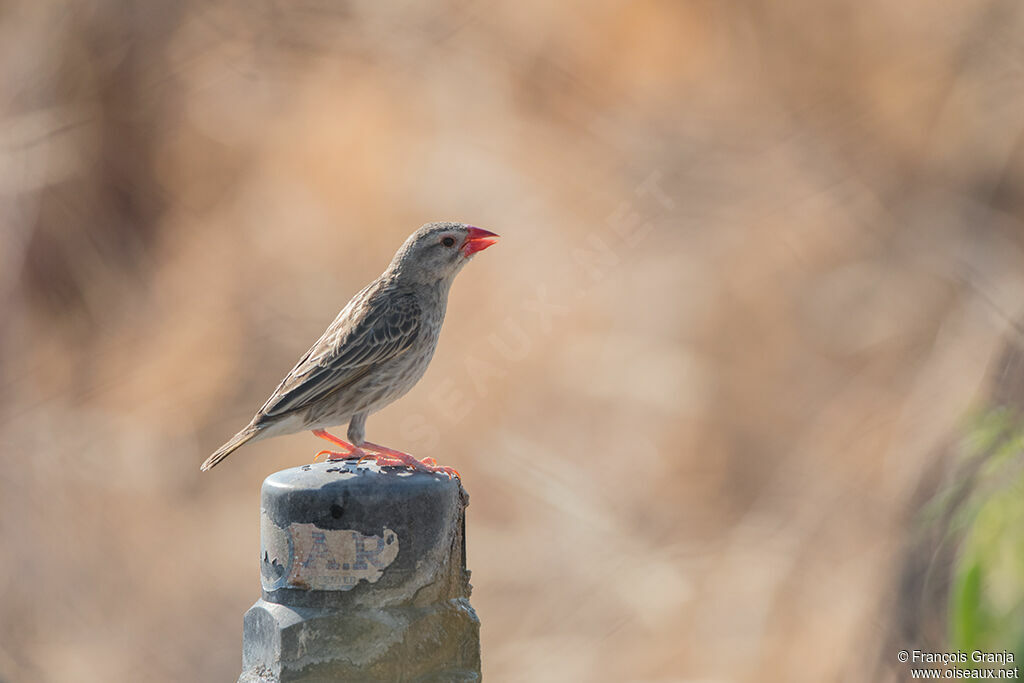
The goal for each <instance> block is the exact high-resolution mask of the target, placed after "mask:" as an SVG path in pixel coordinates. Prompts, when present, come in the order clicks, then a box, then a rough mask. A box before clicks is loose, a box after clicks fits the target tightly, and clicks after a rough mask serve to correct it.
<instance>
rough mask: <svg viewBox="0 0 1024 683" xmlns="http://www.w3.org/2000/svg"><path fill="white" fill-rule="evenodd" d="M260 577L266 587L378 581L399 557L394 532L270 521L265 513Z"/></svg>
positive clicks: (340, 586) (324, 586)
mask: <svg viewBox="0 0 1024 683" xmlns="http://www.w3.org/2000/svg"><path fill="white" fill-rule="evenodd" d="M261 517H262V520H261V521H262V525H261V526H262V529H261V531H262V540H263V547H262V548H261V550H262V552H261V553H260V554H261V558H260V559H261V562H260V578H261V580H262V582H263V589H264V590H268V591H271V590H276V589H278V588H301V589H305V590H332V591H337V590H350V589H351V588H353V587H355V585H356V584H357V583H359V581H361V580H366V581H368V582H369V583H376V582H377V579H379V578H380V577H381V575H382V574H383V573H384V569H385V568H387V566H388V565H390V564H391V563H392V562H394V561H395V558H396V557H397V556H398V535H397V534H396V533H395V532H394V531H392V530H391V529H388V528H386V527H385V529H384V530H383V532H382V533H381V535H380V536H366V535H364V534H361V533H359V532H358V531H353V530H351V529H321V528H320V527H318V526H316V525H314V524H294V523H293V524H289V525H288V527H287V528H284V529H282V528H281V527H279V526H277V525H276V524H274V523H273V522H272V521H271V520H270V518H269V517H268V516H267V515H266V513H263V514H262V515H261Z"/></svg>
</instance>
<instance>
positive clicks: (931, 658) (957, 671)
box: [896, 650, 1020, 680]
mask: <svg viewBox="0 0 1024 683" xmlns="http://www.w3.org/2000/svg"><path fill="white" fill-rule="evenodd" d="M896 659H897V660H898V661H899V662H900V663H902V664H906V665H907V669H908V673H909V675H910V679H912V680H937V679H947V680H1018V679H1019V678H1020V667H1018V666H1017V665H1016V664H1015V661H1014V655H1013V653H1012V652H1010V651H1008V650H1001V651H996V652H987V651H985V650H972V651H971V652H964V651H962V650H954V651H951V652H929V651H927V650H900V651H899V652H897V653H896Z"/></svg>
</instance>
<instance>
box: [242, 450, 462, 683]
mask: <svg viewBox="0 0 1024 683" xmlns="http://www.w3.org/2000/svg"><path fill="white" fill-rule="evenodd" d="M468 502H469V499H468V496H467V495H466V492H465V491H464V490H463V488H462V486H461V484H460V483H459V481H458V480H457V479H451V480H450V479H448V477H446V476H444V475H440V474H437V475H431V474H425V473H420V472H412V471H410V470H406V469H399V468H385V470H384V471H381V470H380V469H379V468H378V467H377V466H376V465H374V464H372V463H370V464H364V465H361V466H358V467H357V466H356V465H355V464H354V463H352V462H331V463H327V462H324V463H315V464H312V465H303V466H302V467H296V468H293V469H289V470H283V471H281V472H277V473H275V474H272V475H270V476H269V477H267V479H266V480H265V481H264V482H263V489H262V504H261V511H260V517H261V541H262V542H261V548H260V576H261V580H262V584H263V594H262V597H261V598H260V599H259V600H257V601H256V604H255V605H253V606H252V607H251V608H250V609H249V611H248V612H246V614H245V620H244V629H243V640H242V675H241V677H240V678H239V679H238V680H239V683H255V682H256V681H260V682H263V681H274V682H277V681H281V682H282V683H283V682H285V681H307V682H309V681H361V682H362V681H366V682H372V681H389V682H391V681H417V682H423V683H426V682H427V681H466V682H469V681H479V680H480V621H479V620H478V619H477V616H476V613H475V612H474V611H473V608H472V606H470V604H469V593H470V589H471V587H470V585H469V571H468V570H467V569H466V549H465V509H466V505H467V504H468Z"/></svg>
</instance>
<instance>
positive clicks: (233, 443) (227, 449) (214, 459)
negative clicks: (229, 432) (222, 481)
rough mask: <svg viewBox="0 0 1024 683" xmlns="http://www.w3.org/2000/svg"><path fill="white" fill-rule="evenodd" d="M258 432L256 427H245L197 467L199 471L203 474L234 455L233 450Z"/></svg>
mask: <svg viewBox="0 0 1024 683" xmlns="http://www.w3.org/2000/svg"><path fill="white" fill-rule="evenodd" d="M259 431H260V430H259V429H258V428H257V427H253V426H252V425H249V426H248V427H246V428H245V429H243V430H242V431H240V432H238V433H237V434H235V435H234V436H233V437H231V438H230V439H229V440H228V442H227V443H226V444H224V445H223V446H221V447H220V448H218V449H217V450H216V451H214V453H213V455H211V456H210V457H209V458H207V459H206V462H204V463H203V464H202V465H200V466H199V469H200V470H201V471H203V472H205V471H206V470H208V469H211V468H212V467H213V466H214V465H216V464H217V463H219V462H220V461H221V460H223V459H224V458H226V457H228V456H229V455H231V454H232V453H234V452H235V449H237V448H239V447H240V446H242V445H243V444H245V443H246V442H247V441H249V440H250V439H252V438H253V437H254V436H256V435H257V434H258V433H259Z"/></svg>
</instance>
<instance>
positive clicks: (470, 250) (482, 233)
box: [462, 226, 498, 258]
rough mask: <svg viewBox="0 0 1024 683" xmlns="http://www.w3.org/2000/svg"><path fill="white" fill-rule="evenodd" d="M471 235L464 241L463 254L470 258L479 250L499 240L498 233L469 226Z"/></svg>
mask: <svg viewBox="0 0 1024 683" xmlns="http://www.w3.org/2000/svg"><path fill="white" fill-rule="evenodd" d="M467 230H469V236H468V237H466V241H465V242H463V243H462V255H463V256H465V257H466V258H469V257H470V256H472V255H473V254H475V253H476V252H478V251H483V250H484V249H486V248H487V247H489V246H491V245H492V244H494V243H495V242H497V241H498V235H496V234H495V233H493V232H491V231H490V230H484V229H483V228H474V227H472V226H470V227H468V228H467Z"/></svg>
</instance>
